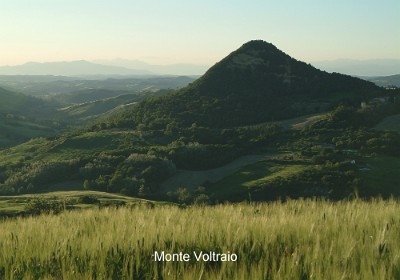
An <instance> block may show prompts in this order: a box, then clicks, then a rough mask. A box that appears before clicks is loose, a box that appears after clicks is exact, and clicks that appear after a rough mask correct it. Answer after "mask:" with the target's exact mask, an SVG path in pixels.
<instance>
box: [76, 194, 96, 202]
mask: <svg viewBox="0 0 400 280" xmlns="http://www.w3.org/2000/svg"><path fill="white" fill-rule="evenodd" d="M78 203H82V204H97V203H99V200H98V199H97V197H94V196H91V195H84V196H81V197H80V198H79V199H78Z"/></svg>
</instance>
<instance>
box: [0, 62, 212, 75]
mask: <svg viewBox="0 0 400 280" xmlns="http://www.w3.org/2000/svg"><path fill="white" fill-rule="evenodd" d="M207 68H208V66H205V65H195V64H172V65H151V64H147V63H145V62H141V61H138V60H123V59H116V60H103V61H96V62H89V61H85V60H78V61H68V62H66V61H60V62H44V63H39V62H28V63H25V64H22V65H14V66H8V65H7V66H0V75H36V76H37V75H53V76H54V75H55V76H74V77H86V78H88V77H94V78H99V76H107V77H113V76H138V75H140V76H143V75H145V76H155V75H201V74H204V72H205V71H206V70H207Z"/></svg>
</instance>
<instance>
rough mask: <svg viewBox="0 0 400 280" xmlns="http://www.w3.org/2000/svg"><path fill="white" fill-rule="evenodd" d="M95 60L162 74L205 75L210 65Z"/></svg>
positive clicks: (105, 63)
mask: <svg viewBox="0 0 400 280" xmlns="http://www.w3.org/2000/svg"><path fill="white" fill-rule="evenodd" d="M94 62H95V63H100V64H104V65H111V66H117V67H125V68H129V69H143V70H147V71H149V72H152V73H156V74H160V75H203V74H204V73H205V72H206V71H207V69H208V68H209V67H210V66H209V65H198V64H184V63H179V64H169V65H155V64H148V63H146V62H143V61H140V60H128V59H113V60H96V61H94Z"/></svg>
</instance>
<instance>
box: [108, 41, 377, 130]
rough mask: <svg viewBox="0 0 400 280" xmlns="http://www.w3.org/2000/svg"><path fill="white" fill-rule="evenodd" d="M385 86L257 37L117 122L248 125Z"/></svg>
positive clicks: (350, 98) (360, 97) (359, 97)
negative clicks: (297, 55) (328, 69)
mask: <svg viewBox="0 0 400 280" xmlns="http://www.w3.org/2000/svg"><path fill="white" fill-rule="evenodd" d="M381 91H382V89H380V88H378V87H377V86H375V85H374V84H373V83H371V82H367V81H364V80H361V79H358V78H353V77H350V76H346V75H341V74H329V73H327V72H324V71H320V70H318V69H316V68H314V67H313V66H311V65H310V64H306V63H304V62H301V61H298V60H296V59H293V58H291V57H290V56H289V55H287V54H286V53H284V52H282V51H280V50H279V49H278V48H277V47H275V46H274V45H273V44H271V43H267V42H265V41H261V40H255V41H250V42H248V43H246V44H244V45H243V46H241V47H240V48H239V49H237V50H236V51H234V52H232V53H231V54H229V55H228V56H227V57H225V58H224V59H222V60H221V61H220V62H218V63H217V64H215V65H214V66H213V67H211V68H210V69H209V70H208V71H207V72H206V73H205V74H204V75H203V76H202V77H201V78H199V79H198V80H196V81H195V82H193V83H192V84H190V85H189V86H187V87H185V88H182V89H181V90H178V91H176V92H175V93H172V94H170V95H166V96H162V97H158V98H152V99H149V100H146V101H143V102H141V103H139V104H138V105H137V106H135V107H134V108H132V109H131V110H129V111H127V112H126V113H125V114H124V115H122V116H118V117H117V118H115V119H114V120H113V122H114V124H115V125H117V126H132V125H134V124H135V125H138V124H145V125H148V126H150V127H161V126H163V125H164V126H166V125H168V124H169V123H171V122H173V123H177V124H178V125H180V126H190V125H192V124H193V123H196V124H197V125H201V126H206V127H229V126H240V125H250V124H256V123H261V122H266V121H274V120H280V119H286V118H291V117H295V116H300V115H304V114H309V113H315V112H319V111H323V110H327V109H328V107H332V106H334V105H335V104H339V103H343V102H347V103H354V104H359V102H360V101H361V100H363V99H364V98H366V97H367V96H371V95H374V94H376V93H377V92H381ZM155 120H156V121H155ZM155 123H157V125H155Z"/></svg>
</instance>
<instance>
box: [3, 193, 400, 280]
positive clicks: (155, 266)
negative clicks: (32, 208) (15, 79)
mask: <svg viewBox="0 0 400 280" xmlns="http://www.w3.org/2000/svg"><path fill="white" fill-rule="evenodd" d="M399 214H400V203H399V202H398V201H396V200H393V199H392V200H386V201H385V200H374V201H370V202H363V201H359V200H354V201H343V202H327V201H316V200H293V201H287V202H285V203H283V202H274V203H261V204H226V205H218V206H193V207H187V208H179V207H176V206H155V207H149V206H132V207H121V208H105V209H89V210H81V211H70V212H63V213H61V214H58V215H41V216H33V217H24V218H22V217H21V218H15V219H7V220H3V221H1V222H0V279H363V280H365V279H374V280H376V279H385V280H386V279H400V238H399V236H400V215H399ZM162 251H164V252H165V253H171V254H172V253H179V252H184V253H188V254H190V255H193V252H197V253H199V252H205V253H206V252H210V251H212V252H216V253H224V252H225V253H226V252H230V253H231V254H236V255H237V261H226V262H222V261H216V262H210V261H209V262H207V261H197V260H196V259H194V258H192V259H191V260H190V261H170V262H167V261H155V260H154V258H153V255H154V253H155V252H162Z"/></svg>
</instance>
